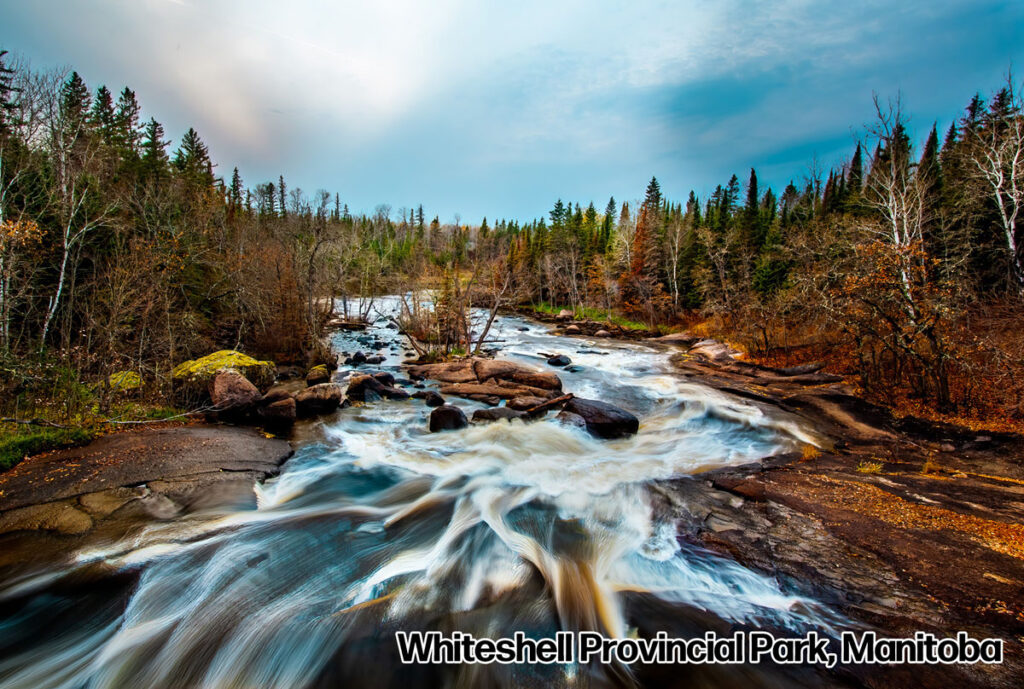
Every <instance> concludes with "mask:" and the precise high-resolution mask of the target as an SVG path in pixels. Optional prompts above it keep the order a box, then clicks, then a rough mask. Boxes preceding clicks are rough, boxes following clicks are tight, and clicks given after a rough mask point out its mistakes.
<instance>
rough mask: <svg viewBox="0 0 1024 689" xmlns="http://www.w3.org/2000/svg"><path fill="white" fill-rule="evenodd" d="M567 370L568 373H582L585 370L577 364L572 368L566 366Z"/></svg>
mask: <svg viewBox="0 0 1024 689" xmlns="http://www.w3.org/2000/svg"><path fill="white" fill-rule="evenodd" d="M565 370H566V371H568V372H569V373H579V372H580V371H582V370H583V367H582V366H578V365H577V364H573V365H572V366H566V367H565Z"/></svg>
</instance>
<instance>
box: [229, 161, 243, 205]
mask: <svg viewBox="0 0 1024 689" xmlns="http://www.w3.org/2000/svg"><path fill="white" fill-rule="evenodd" d="M228 199H229V201H230V203H231V207H232V208H233V209H235V210H238V207H239V205H240V204H241V202H242V176H241V175H240V174H238V168H237V167H235V170H234V172H232V173H231V187H230V188H229V191H228Z"/></svg>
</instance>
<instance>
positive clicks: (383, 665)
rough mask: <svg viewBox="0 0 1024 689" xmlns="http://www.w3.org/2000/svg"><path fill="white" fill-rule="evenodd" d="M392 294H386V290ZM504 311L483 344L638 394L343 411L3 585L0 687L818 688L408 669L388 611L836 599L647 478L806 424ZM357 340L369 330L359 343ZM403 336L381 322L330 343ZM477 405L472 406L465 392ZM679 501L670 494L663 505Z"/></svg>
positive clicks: (505, 617)
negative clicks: (722, 535) (711, 543)
mask: <svg viewBox="0 0 1024 689" xmlns="http://www.w3.org/2000/svg"><path fill="white" fill-rule="evenodd" d="M390 307H393V302H388V303H385V304H384V305H383V306H382V308H383V309H384V310H386V309H387V308H390ZM548 330H549V328H548V327H547V326H544V325H541V324H537V323H534V322H530V321H527V320H524V319H520V318H514V317H502V318H499V319H498V320H497V321H496V323H495V326H494V330H493V331H492V333H493V335H492V336H493V337H494V338H495V339H497V340H500V341H502V343H501V352H500V354H499V356H501V357H507V358H511V359H514V360H518V361H522V362H525V363H532V364H535V365H538V366H541V367H544V368H547V367H546V365H545V364H544V361H543V358H542V357H540V356H539V355H538V353H540V352H549V353H554V352H559V353H565V354H568V355H569V356H570V357H572V359H573V363H574V365H575V366H576V367H575V368H573V369H572V370H570V371H566V372H565V373H564V374H562V378H563V381H564V386H565V388H566V390H568V391H571V392H573V393H575V394H576V395H578V396H581V397H586V398H591V399H599V400H603V401H606V402H609V403H612V404H615V405H618V406H621V407H623V408H626V409H629V410H630V411H632V412H634V413H635V414H636V415H637V416H639V417H640V419H641V427H640V432H639V433H638V434H637V435H636V436H634V437H630V438H625V439H620V440H613V441H605V440H598V439H596V438H593V437H590V436H589V435H587V434H586V433H585V432H583V431H581V430H580V429H578V428H574V427H569V426H565V425H562V424H559V423H558V422H556V421H554V420H553V419H546V420H543V421H538V422H534V423H531V424H528V425H527V424H524V423H522V422H520V421H514V422H512V423H507V422H498V423H493V424H489V425H480V426H477V425H473V426H471V427H469V428H466V429H463V430H459V431H451V432H445V433H437V434H431V433H428V432H426V425H427V424H426V419H427V415H428V413H429V411H430V409H429V408H427V407H425V406H423V405H422V403H421V402H420V401H418V400H409V401H394V402H391V401H379V402H374V403H370V404H367V405H364V406H357V407H352V408H348V409H343V410H341V411H339V412H338V413H337V414H336V415H334V416H331V417H327V418H325V419H322V420H320V421H319V422H316V423H315V424H313V425H312V426H311V427H309V428H305V429H302V430H301V431H300V435H301V439H300V440H299V441H298V442H297V446H298V447H297V450H296V453H295V455H294V456H293V457H292V458H291V459H290V460H289V461H288V462H287V463H286V464H285V465H284V467H283V469H282V472H281V475H280V476H279V477H277V478H274V479H272V480H269V481H267V482H266V483H265V484H263V485H258V486H256V488H255V491H256V496H257V500H256V507H255V508H247V509H235V510H232V511H224V510H222V511H219V512H206V513H202V514H192V515H187V516H184V517H181V518H178V519H176V520H172V521H167V522H160V523H156V524H152V525H149V526H147V527H146V528H144V529H143V530H141V532H138V533H135V534H134V535H133V536H132V537H131V538H130V539H128V540H125V541H123V542H119V543H112V544H111V543H107V544H103V545H95V546H92V547H89V548H87V549H85V550H83V551H82V552H79V553H77V554H76V556H75V561H74V564H73V565H72V566H70V567H66V568H62V569H61V570H60V571H42V572H40V573H38V575H37V576H35V577H31V578H28V579H23V580H19V581H18V582H11V583H9V584H7V585H6V589H3V590H0V605H2V606H3V615H4V616H3V617H2V618H0V658H3V660H0V687H4V688H8V687H9V688H11V689H14V688H18V689H51V688H52V689H56V688H66V689H78V688H82V689H85V688H89V689H100V688H103V689H107V688H111V689H114V688H117V689H120V688H124V687H131V688H135V687H139V688H142V687H146V688H150V687H151V688H154V689H163V688H171V687H182V688H186V687H188V688H191V687H196V688H198V687H204V688H206V687H208V688H211V689H213V688H218V689H219V688H228V687H231V688H235V687H238V688H242V687H245V688H255V687H274V688H280V689H286V688H288V689H291V688H300V687H352V686H355V687H361V686H366V687H390V686H394V687H409V688H411V687H420V686H464V687H470V686H529V687H547V686H564V687H584V686H595V687H596V686H630V685H634V684H641V685H646V686H670V685H671V686H675V685H678V686H695V685H696V686H793V685H794V684H807V685H808V686H821V685H822V683H828V682H829V679H828V678H827V677H823V676H821V675H820V673H818V672H816V671H813V670H809V671H806V672H805V674H801V672H802V671H801V672H798V671H796V670H789V669H786V668H778V667H765V666H686V667H674V668H669V669H666V668H660V669H659V668H646V669H643V668H636V667H622V666H611V667H606V666H597V665H590V666H587V667H581V666H578V665H576V664H552V665H497V664H495V665H447V666H430V665H402V664H401V663H400V662H399V661H398V657H397V649H396V644H395V632H396V631H398V630H407V631H408V630H440V631H444V632H451V631H454V630H460V631H464V632H471V633H473V634H475V635H476V636H478V637H479V636H490V637H503V636H511V635H512V634H513V633H514V632H515V631H523V632H524V633H526V634H527V635H528V636H531V637H536V638H539V637H548V636H554V634H555V632H556V631H558V630H571V631H575V630H596V631H600V632H602V633H604V634H606V635H608V636H615V637H624V636H629V635H636V634H642V635H652V634H654V633H655V632H657V631H662V630H664V631H667V632H669V635H670V636H692V635H703V634H704V633H705V632H706V631H709V630H711V631H716V632H718V633H720V634H727V633H728V632H729V631H730V630H735V629H743V628H752V627H757V628H766V629H770V630H773V631H774V632H776V633H778V634H799V633H803V632H804V631H806V630H810V629H822V630H826V631H830V630H834V629H835V628H836V626H837V625H838V624H841V622H838V618H837V617H836V616H834V615H832V614H831V613H830V612H829V611H828V610H826V609H825V608H823V606H821V605H819V604H818V603H816V602H815V601H813V600H808V599H806V598H802V597H800V596H798V595H795V594H793V593H791V592H787V591H786V590H784V589H783V588H782V587H781V586H780V584H779V583H778V582H776V581H775V580H774V579H772V578H769V577H767V576H765V575H763V574H760V573H756V572H754V571H751V570H749V569H746V568H744V567H742V566H740V565H739V564H737V563H735V562H733V561H731V560H728V559H724V558H722V557H720V556H716V555H714V554H712V553H710V552H707V551H704V550H701V549H699V548H696V547H693V546H690V545H687V544H685V543H683V542H680V540H679V539H678V538H677V530H678V521H679V520H680V519H682V518H685V515H680V514H677V513H674V511H673V510H669V509H667V508H666V507H665V506H664V505H660V503H659V502H658V501H657V500H656V499H655V498H654V494H653V492H652V491H651V485H652V483H653V482H655V481H658V480H661V479H668V478H678V477H686V476H689V475H692V474H694V473H696V472H700V471H702V470H706V469H709V468H713V467H720V466H727V465H734V464H741V463H745V462H749V461H752V460H756V459H758V458H762V457H766V456H769V455H772V454H775V453H778V452H782V451H787V450H792V449H794V448H796V447H798V446H799V445H800V444H802V443H805V442H814V440H815V436H814V434H813V430H812V429H807V428H804V427H802V426H800V425H799V424H798V423H797V422H796V421H794V420H793V419H791V418H782V417H772V416H769V415H767V414H766V413H765V412H763V411H761V410H759V409H758V408H756V407H754V406H751V405H749V404H747V403H745V402H744V401H742V400H739V399H736V398H732V397H728V396H726V395H724V394H722V393H719V392H716V391H714V390H712V389H709V388H707V387H704V386H701V385H697V384H692V383H688V382H686V381H684V380H683V379H681V378H680V377H678V376H676V375H673V374H672V373H671V370H670V367H669V364H668V355H669V352H667V351H666V350H665V349H663V348H655V347H652V346H645V345H643V344H631V343H622V342H611V341H606V340H588V339H585V338H584V339H580V338H571V339H570V338H563V337H557V336H554V335H551V334H549V332H548ZM360 338H361V340H362V342H361V341H360ZM375 339H376V340H380V341H383V342H384V343H385V348H384V349H385V352H386V353H387V355H388V358H387V361H385V362H384V364H382V365H381V367H380V368H383V369H384V370H391V371H393V372H395V374H396V376H398V377H401V376H402V374H401V373H400V368H399V363H400V361H401V357H402V354H403V352H402V349H401V347H400V337H399V335H398V333H397V332H396V331H394V330H391V329H388V328H386V327H385V322H384V321H383V320H381V321H380V322H379V323H378V324H377V325H374V326H373V327H371V328H370V329H369V330H368V331H367V332H365V333H340V334H338V335H337V336H336V341H335V346H336V347H337V349H338V350H339V351H341V350H346V351H350V352H351V351H355V350H357V349H363V350H366V349H367V347H366V346H365V345H364V344H363V343H365V342H367V341H370V340H375ZM456 403H457V404H459V405H461V406H463V407H464V409H465V410H466V411H467V414H468V413H470V410H472V409H473V408H477V407H479V406H482V405H478V404H476V403H473V402H468V401H462V400H459V401H457V402H456ZM677 511H678V510H676V512H677Z"/></svg>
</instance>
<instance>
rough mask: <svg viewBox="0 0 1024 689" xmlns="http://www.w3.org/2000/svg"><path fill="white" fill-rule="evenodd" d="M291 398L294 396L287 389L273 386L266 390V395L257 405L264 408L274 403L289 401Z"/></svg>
mask: <svg viewBox="0 0 1024 689" xmlns="http://www.w3.org/2000/svg"><path fill="white" fill-rule="evenodd" d="M293 397H295V394H294V393H292V391H291V390H289V389H288V388H286V387H283V386H274V387H272V388H270V389H269V390H267V394H265V395H263V397H261V398H260V401H259V405H260V406H261V407H265V406H267V405H270V404H273V403H274V402H280V401H281V400H286V399H291V398H293Z"/></svg>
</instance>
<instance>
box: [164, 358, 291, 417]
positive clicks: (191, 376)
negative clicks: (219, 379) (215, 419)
mask: <svg viewBox="0 0 1024 689" xmlns="http://www.w3.org/2000/svg"><path fill="white" fill-rule="evenodd" d="M224 369H228V370H232V371H237V372H238V373H240V374H242V375H243V376H245V378H246V380H248V381H249V382H250V383H252V384H253V385H255V386H256V387H257V388H258V389H260V390H266V389H267V388H269V387H270V386H271V385H273V383H274V378H275V377H276V375H277V369H276V367H275V366H274V362H273V361H257V360H256V359H253V358H252V357H251V356H246V355H245V354H242V353H241V352H236V351H235V350H233V349H222V350H221V351H219V352H214V353H213V354H209V355H207V356H204V357H202V358H200V359H190V360H188V361H184V362H182V363H180V364H178V365H177V366H175V367H174V369H173V370H172V371H171V382H172V384H173V386H174V395H175V397H176V398H177V400H178V402H179V403H181V404H185V405H197V404H200V403H202V402H204V401H206V400H207V399H209V388H210V383H212V382H213V379H214V377H215V376H216V375H217V373H219V372H220V371H222V370H224Z"/></svg>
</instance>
